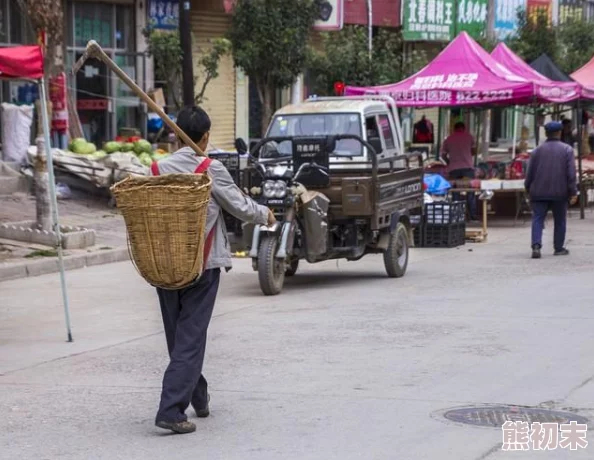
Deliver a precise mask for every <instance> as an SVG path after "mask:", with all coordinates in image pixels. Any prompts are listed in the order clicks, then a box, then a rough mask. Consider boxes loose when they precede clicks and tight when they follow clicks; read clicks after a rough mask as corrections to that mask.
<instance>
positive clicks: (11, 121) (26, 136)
mask: <svg viewBox="0 0 594 460" xmlns="http://www.w3.org/2000/svg"><path fill="white" fill-rule="evenodd" d="M32 124H33V106H32V105H20V106H19V105H14V104H9V103H7V102H4V103H2V151H3V157H4V161H14V162H17V163H23V162H24V161H25V158H26V157H27V149H28V148H29V144H30V143H31V125H32Z"/></svg>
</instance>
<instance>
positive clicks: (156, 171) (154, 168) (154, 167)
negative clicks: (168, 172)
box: [151, 161, 160, 176]
mask: <svg viewBox="0 0 594 460" xmlns="http://www.w3.org/2000/svg"><path fill="white" fill-rule="evenodd" d="M151 172H152V173H153V176H158V175H159V174H160V172H159V165H158V164H157V162H156V161H153V163H152V164H151Z"/></svg>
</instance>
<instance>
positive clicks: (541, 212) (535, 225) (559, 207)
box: [532, 200, 567, 251]
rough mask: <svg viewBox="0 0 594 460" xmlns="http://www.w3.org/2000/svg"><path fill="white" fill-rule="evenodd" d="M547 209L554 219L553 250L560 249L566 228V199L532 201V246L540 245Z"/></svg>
mask: <svg viewBox="0 0 594 460" xmlns="http://www.w3.org/2000/svg"><path fill="white" fill-rule="evenodd" d="M549 210H551V211H553V219H554V220H555V235H554V241H555V251H560V250H561V249H563V246H564V245H565V232H566V229H567V200H558V201H532V246H534V245H539V246H540V247H542V231H543V229H544V223H545V219H546V218H547V213H548V212H549Z"/></svg>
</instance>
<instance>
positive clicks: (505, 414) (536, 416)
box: [443, 406, 588, 428]
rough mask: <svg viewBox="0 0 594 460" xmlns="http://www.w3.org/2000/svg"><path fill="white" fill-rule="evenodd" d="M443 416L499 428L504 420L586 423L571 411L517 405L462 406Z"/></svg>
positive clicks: (461, 421)
mask: <svg viewBox="0 0 594 460" xmlns="http://www.w3.org/2000/svg"><path fill="white" fill-rule="evenodd" d="M443 415H444V417H445V418H447V419H448V420H451V421H452V422H457V423H464V424H466V425H475V426H490V427H496V428H499V427H501V425H503V424H504V423H505V422H507V421H508V420H509V421H512V422H528V423H529V424H532V423H533V422H539V423H559V424H562V423H569V422H571V421H576V422H577V423H587V422H588V420H587V419H586V418H585V417H581V416H579V415H576V414H573V413H571V412H559V411H554V410H548V409H539V408H532V407H517V406H493V407H464V408H460V409H451V410H448V411H446V412H445V413H444V414H443Z"/></svg>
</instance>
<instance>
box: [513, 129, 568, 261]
mask: <svg viewBox="0 0 594 460" xmlns="http://www.w3.org/2000/svg"><path fill="white" fill-rule="evenodd" d="M562 129H563V125H562V124H561V123H559V122H557V121H552V122H550V123H547V124H546V125H545V131H546V133H547V140H546V142H545V143H544V144H542V145H541V146H539V147H537V148H536V149H535V150H534V151H533V152H532V155H531V157H530V163H529V165H528V173H527V175H526V180H525V183H524V186H525V188H526V191H527V192H528V194H529V195H530V201H531V204H532V258H533V259H540V257H541V254H540V251H541V249H542V231H543V229H544V222H545V219H546V217H547V213H548V212H549V210H551V211H552V212H553V218H554V221H555V234H554V242H555V255H556V256H566V255H568V254H569V251H568V250H567V249H565V232H566V226H567V205H568V202H569V203H571V204H572V205H573V204H575V203H576V202H577V184H576V171H575V158H574V155H573V149H572V148H571V147H570V146H569V145H567V144H565V143H563V142H561V131H562Z"/></svg>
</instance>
